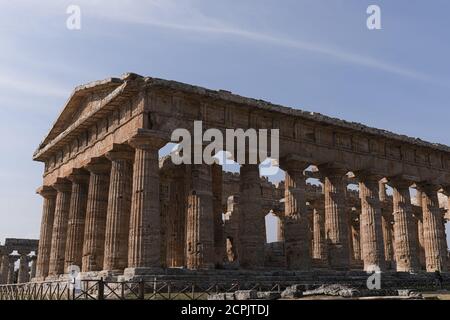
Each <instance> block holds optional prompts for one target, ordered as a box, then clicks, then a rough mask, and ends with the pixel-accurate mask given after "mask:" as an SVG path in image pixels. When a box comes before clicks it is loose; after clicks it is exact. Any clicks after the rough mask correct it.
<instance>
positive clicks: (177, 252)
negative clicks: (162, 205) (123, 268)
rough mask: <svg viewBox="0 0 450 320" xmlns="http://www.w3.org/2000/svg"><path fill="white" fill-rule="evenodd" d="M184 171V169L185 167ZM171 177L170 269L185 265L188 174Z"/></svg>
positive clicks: (183, 172)
mask: <svg viewBox="0 0 450 320" xmlns="http://www.w3.org/2000/svg"><path fill="white" fill-rule="evenodd" d="M183 169H184V167H183ZM180 171H181V172H182V173H181V174H178V175H176V176H173V177H171V180H170V187H169V190H170V192H169V195H170V198H169V201H168V217H167V228H168V230H167V255H166V261H167V266H168V267H183V266H184V265H185V257H184V252H185V247H186V237H185V235H186V196H185V195H186V192H185V185H186V181H185V180H186V177H185V176H186V174H185V170H180Z"/></svg>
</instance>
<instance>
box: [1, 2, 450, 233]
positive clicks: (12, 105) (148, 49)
mask: <svg viewBox="0 0 450 320" xmlns="http://www.w3.org/2000/svg"><path fill="white" fill-rule="evenodd" d="M69 4H76V5H79V6H80V8H81V19H82V20H81V30H76V31H74V30H68V29H67V28H66V19H67V17H68V15H67V14H66V9H67V7H68V5H69ZM369 4H377V5H379V6H380V7H381V14H382V15H381V18H382V30H372V31H370V30H368V29H367V27H366V19H367V14H366V8H367V7H368V5H369ZM448 12H450V3H449V2H448V1H445V0H433V1H417V0H416V1H413V0H396V1H381V0H378V1H375V0H372V1H365V0H323V1H318V0H302V1H299V0H295V1H294V0H282V1H268V0H239V1H237V0H228V1H220V2H219V1H206V0H204V1H200V0H185V1H182V0H180V1H175V0H161V1H159V0H154V1H150V0H149V1H142V0H139V1H138V0H136V1H130V0H129V1H126V0H122V1H119V0H109V1H92V0H91V1H87V0H85V1H75V0H72V1H45V0H41V1H39V2H36V1H31V0H29V1H20V0H16V1H13V2H11V1H5V0H3V1H1V5H0V41H1V50H0V108H1V112H2V113H1V115H2V116H1V117H0V134H1V136H2V137H3V139H2V149H1V150H2V157H0V181H1V183H0V221H2V223H1V224H0V241H3V239H4V238H5V237H30V238H37V237H38V236H39V224H40V217H41V199H40V197H39V196H37V195H35V189H36V187H38V186H39V185H40V184H41V183H42V178H41V175H42V164H40V163H35V162H33V161H32V160H31V157H32V153H33V151H34V150H35V149H36V147H37V146H38V144H39V142H40V141H41V139H42V138H43V137H44V135H45V134H46V133H47V131H48V130H49V129H50V126H51V124H52V123H53V121H54V119H55V118H56V116H57V114H58V112H59V110H60V108H62V106H63V105H64V103H65V101H66V99H67V98H68V97H69V95H70V92H71V91H72V89H73V88H74V87H75V86H76V85H79V84H82V83H86V82H89V81H92V80H98V79H103V78H106V77H110V76H119V75H121V74H122V73H124V72H128V71H132V72H136V73H139V74H142V75H149V76H155V77H161V78H166V79H174V80H178V81H182V82H187V83H192V84H197V85H201V86H206V87H209V88H212V89H226V90H230V91H233V92H235V93H238V94H242V95H245V96H250V97H255V98H261V99H266V100H269V101H272V102H275V103H280V104H283V105H288V106H293V107H298V108H301V109H304V110H310V111H315V112H320V113H324V114H327V115H330V116H336V117H339V118H343V119H346V120H350V121H357V122H362V123H364V124H367V125H370V126H374V127H378V128H382V129H388V130H391V131H395V132H398V133H402V134H406V135H410V136H417V137H420V138H422V139H424V140H429V141H432V142H439V143H443V144H447V145H450V135H449V131H450V127H449V119H450V109H449V101H450V99H449V98H450V63H449V62H448V61H449V60H448V59H449V57H450V42H449V41H448V37H449V35H448V30H450V19H449V18H448Z"/></svg>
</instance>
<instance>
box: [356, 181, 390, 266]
mask: <svg viewBox="0 0 450 320" xmlns="http://www.w3.org/2000/svg"><path fill="white" fill-rule="evenodd" d="M378 180H379V179H378V178H375V177H371V176H369V177H362V179H361V182H360V183H359V195H360V198H361V226H360V227H361V244H362V246H363V250H362V253H363V256H362V259H363V261H364V270H370V269H371V268H373V267H378V268H380V270H384V269H385V266H386V261H385V256H384V239H383V227H382V217H381V204H380V200H379V196H380V195H379V184H378Z"/></svg>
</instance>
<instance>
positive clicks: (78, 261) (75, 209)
mask: <svg viewBox="0 0 450 320" xmlns="http://www.w3.org/2000/svg"><path fill="white" fill-rule="evenodd" d="M69 179H70V180H71V181H72V193H71V199H70V211H69V221H68V226H67V244H66V254H65V263H64V264H65V266H64V268H65V269H66V270H67V268H68V267H69V266H71V265H76V266H78V267H80V268H81V267H82V257H83V241H84V227H85V220H86V206H87V196H88V182H89V174H88V173H87V172H83V173H76V174H74V175H72V176H70V177H69Z"/></svg>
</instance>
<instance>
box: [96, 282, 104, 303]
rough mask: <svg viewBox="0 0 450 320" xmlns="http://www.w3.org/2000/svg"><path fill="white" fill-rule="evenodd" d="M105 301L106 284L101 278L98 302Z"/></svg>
mask: <svg viewBox="0 0 450 320" xmlns="http://www.w3.org/2000/svg"><path fill="white" fill-rule="evenodd" d="M104 299H105V284H104V282H103V278H100V280H99V281H98V291H97V300H104Z"/></svg>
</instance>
